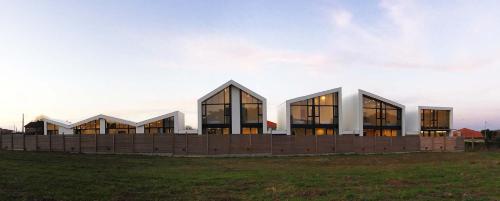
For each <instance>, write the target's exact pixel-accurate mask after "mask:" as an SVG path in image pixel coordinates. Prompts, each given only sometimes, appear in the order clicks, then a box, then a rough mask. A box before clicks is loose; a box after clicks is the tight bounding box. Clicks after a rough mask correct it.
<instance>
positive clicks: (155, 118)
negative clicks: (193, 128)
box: [137, 111, 179, 126]
mask: <svg viewBox="0 0 500 201" xmlns="http://www.w3.org/2000/svg"><path fill="white" fill-rule="evenodd" d="M178 113H179V111H175V112H171V113H168V114H164V115H161V116H157V117H153V118H151V119H147V120H144V121H141V122H139V123H137V126H142V125H144V124H149V123H152V122H155V121H159V120H162V119H166V118H169V117H174V116H176V115H178Z"/></svg>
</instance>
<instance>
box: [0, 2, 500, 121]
mask: <svg viewBox="0 0 500 201" xmlns="http://www.w3.org/2000/svg"><path fill="white" fill-rule="evenodd" d="M0 5H1V6H0V73H1V75H0V86H1V88H0V92H1V94H2V95H1V98H0V127H4V128H12V127H13V125H17V126H18V127H19V126H20V124H21V123H20V119H21V114H22V113H25V114H26V118H27V119H28V120H31V119H33V118H35V117H36V116H38V115H41V114H44V115H47V116H49V117H52V118H56V119H62V120H68V121H72V122H75V121H78V120H81V119H83V118H85V117H89V116H93V115H96V114H100V113H103V114H108V115H115V116H118V117H122V118H125V119H130V120H133V121H140V120H143V119H145V118H148V117H152V116H155V115H160V114H163V113H167V112H171V111H174V110H180V111H182V112H184V113H185V114H186V121H187V122H186V123H187V124H188V125H192V126H196V125H197V123H196V100H197V99H198V98H199V97H201V96H203V95H205V94H206V93H208V92H209V91H211V90H212V89H214V88H216V87H218V86H219V85H220V84H222V83H224V82H226V81H228V80H229V79H234V80H235V81H237V82H239V83H241V84H243V85H245V86H247V87H248V88H250V89H252V90H254V91H256V92H257V93H259V94H261V95H263V96H264V97H267V99H268V104H269V105H268V108H269V113H268V116H269V117H268V119H270V120H276V109H275V108H276V106H277V105H279V104H280V103H282V102H284V101H285V100H287V99H290V98H294V97H297V96H301V95H305V94H310V93H314V92H317V91H321V90H327V89H331V88H336V87H343V88H344V90H347V91H349V90H351V91H352V90H354V89H358V88H361V89H364V90H367V91H370V92H373V93H376V94H378V95H381V96H384V97H387V98H389V99H393V100H395V101H398V102H400V103H402V104H405V105H407V106H411V105H433V106H452V107H454V108H455V127H457V128H461V127H470V128H475V129H480V128H483V127H484V121H487V122H488V124H487V126H488V127H490V128H500V105H499V103H500V95H499V90H498V86H500V81H499V79H498V75H499V74H500V46H499V45H498V44H500V22H499V21H498V19H500V13H499V12H498V10H499V9H500V2H498V1H434V0H433V1H409V0H406V1H360V0H358V1H289V0H287V1H285V0H283V1H215V0H214V1H191V0H190V1H184V0H182V1H180V0H179V1H124V0H120V1H100V0H99V1H90V0H88V1H69V0H64V1H63V0H60V1H58V0H51V1H42V0H36V1H35V0H33V1H24V0H20V1H11V0H7V1H3V0H0Z"/></svg>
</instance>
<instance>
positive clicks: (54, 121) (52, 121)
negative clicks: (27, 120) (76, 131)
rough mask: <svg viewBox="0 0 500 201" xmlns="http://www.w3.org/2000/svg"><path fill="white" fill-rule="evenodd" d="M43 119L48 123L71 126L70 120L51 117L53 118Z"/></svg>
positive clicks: (65, 126)
mask: <svg viewBox="0 0 500 201" xmlns="http://www.w3.org/2000/svg"><path fill="white" fill-rule="evenodd" d="M42 120H43V121H45V122H47V123H51V124H55V125H57V126H61V127H64V128H71V123H70V122H65V121H62V120H57V119H51V118H48V117H46V118H43V119H42Z"/></svg>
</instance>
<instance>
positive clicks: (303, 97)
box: [286, 87, 342, 103]
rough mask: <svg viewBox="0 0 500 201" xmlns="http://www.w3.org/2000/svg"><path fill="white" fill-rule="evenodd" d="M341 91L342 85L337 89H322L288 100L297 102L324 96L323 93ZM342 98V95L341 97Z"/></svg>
mask: <svg viewBox="0 0 500 201" xmlns="http://www.w3.org/2000/svg"><path fill="white" fill-rule="evenodd" d="M340 91H342V87H338V88H335V89H330V90H326V91H321V92H318V93H314V94H309V95H305V96H301V97H298V98H294V99H290V100H287V101H286V102H287V103H295V102H299V101H303V100H307V99H310V98H314V97H318V96H323V95H326V94H331V93H336V92H340ZM340 98H341V97H339V99H340Z"/></svg>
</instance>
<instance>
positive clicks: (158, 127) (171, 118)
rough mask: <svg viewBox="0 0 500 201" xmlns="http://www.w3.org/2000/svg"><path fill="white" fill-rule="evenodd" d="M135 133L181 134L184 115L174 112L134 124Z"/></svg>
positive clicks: (183, 127)
mask: <svg viewBox="0 0 500 201" xmlns="http://www.w3.org/2000/svg"><path fill="white" fill-rule="evenodd" d="M136 128H137V130H136V133H145V134H149V133H167V134H172V133H182V131H183V130H184V129H185V126H184V113H182V112H179V111H175V112H171V113H168V114H164V115H161V116H158V117H154V118H151V119H148V120H145V121H141V122H139V123H137V124H136Z"/></svg>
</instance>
